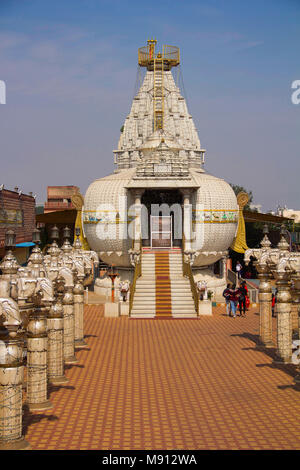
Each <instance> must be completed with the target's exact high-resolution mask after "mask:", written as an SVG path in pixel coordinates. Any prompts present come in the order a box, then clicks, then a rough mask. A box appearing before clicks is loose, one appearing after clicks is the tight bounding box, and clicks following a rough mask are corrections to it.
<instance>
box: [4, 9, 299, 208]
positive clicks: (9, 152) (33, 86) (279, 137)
mask: <svg viewBox="0 0 300 470" xmlns="http://www.w3.org/2000/svg"><path fill="white" fill-rule="evenodd" d="M150 37H155V38H156V39H157V40H158V43H159V45H161V44H172V45H176V46H179V47H180V50H181V70H182V74H183V79H184V87H185V91H186V96H187V99H188V105H189V109H190V112H191V114H192V116H193V118H194V122H195V125H196V127H197V129H198V132H199V137H200V141H201V145H202V147H204V148H206V150H207V155H206V166H205V168H206V169H207V171H209V172H210V173H212V174H214V175H215V176H219V177H222V178H224V179H225V180H227V181H228V182H232V183H234V184H239V185H242V186H244V187H245V188H246V189H249V190H252V191H253V194H254V202H255V203H256V204H259V203H260V204H262V206H263V210H269V209H275V208H276V206H277V204H278V203H280V204H286V205H287V206H288V207H289V208H293V209H300V201H299V199H300V198H299V195H300V189H299V187H300V185H299V176H300V165H299V157H300V104H299V105H294V104H292V101H291V94H292V91H293V90H292V89H291V84H292V82H293V81H294V80H300V58H299V44H300V1H299V0H294V1H293V0H272V1H268V0H264V1H261V0H251V1H250V0H249V1H247V0H243V1H241V0H236V1H235V0H223V1H222V0H216V1H209V0H203V1H201V0H170V1H169V0H160V1H156V0H152V1H151V2H141V1H135V0H132V1H129V0H128V1H127V2H125V1H118V0H51V1H50V0H0V80H4V81H5V83H6V87H7V104H6V105H0V137H1V178H0V184H1V183H4V184H5V187H6V188H8V189H13V188H14V187H15V186H19V188H21V189H23V191H24V192H28V191H33V192H34V193H36V194H37V201H39V202H44V201H45V200H46V187H47V185H65V184H66V185H72V184H73V185H78V186H79V187H80V189H81V191H82V193H83V194H84V193H85V191H86V189H87V187H88V185H89V184H90V183H91V182H92V181H93V180H94V179H95V178H100V177H101V176H105V175H107V174H109V173H111V172H112V171H113V154H112V150H113V149H115V148H117V143H118V139H119V135H120V127H121V126H122V125H123V122H124V119H125V117H126V115H127V114H128V113H129V111H130V107H131V100H132V98H133V94H134V89H135V82H136V74H137V49H138V47H141V46H143V45H146V43H147V39H148V38H150Z"/></svg>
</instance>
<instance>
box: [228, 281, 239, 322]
mask: <svg viewBox="0 0 300 470" xmlns="http://www.w3.org/2000/svg"><path fill="white" fill-rule="evenodd" d="M238 296H239V291H238V289H236V284H232V287H231V289H230V290H229V301H230V307H231V311H232V314H233V318H236V307H237V303H238Z"/></svg>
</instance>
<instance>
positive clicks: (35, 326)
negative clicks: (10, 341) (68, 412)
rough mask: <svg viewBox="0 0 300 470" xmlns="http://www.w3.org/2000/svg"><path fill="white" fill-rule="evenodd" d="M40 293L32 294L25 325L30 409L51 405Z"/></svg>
mask: <svg viewBox="0 0 300 470" xmlns="http://www.w3.org/2000/svg"><path fill="white" fill-rule="evenodd" d="M41 298H42V295H41V294H40V293H39V292H38V293H36V294H35V295H34V296H33V304H34V308H33V310H32V312H31V314H30V317H29V322H28V325H27V404H28V407H29V409H30V411H43V410H49V409H51V408H52V407H53V405H52V403H51V402H50V401H49V400H48V398H47V346H48V344H47V343H48V337H47V317H46V311H47V308H46V307H42V304H41Z"/></svg>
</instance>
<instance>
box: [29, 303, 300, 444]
mask: <svg viewBox="0 0 300 470" xmlns="http://www.w3.org/2000/svg"><path fill="white" fill-rule="evenodd" d="M85 308H86V310H85V332H86V341H87V343H88V346H87V347H86V349H83V350H80V351H78V352H77V353H76V354H77V358H78V359H79V363H78V364H77V365H74V366H72V367H70V368H68V369H67V370H66V375H67V377H68V378H69V383H68V384H67V385H66V386H61V387H53V388H52V389H51V390H50V399H51V401H52V403H53V405H54V408H53V409H52V410H50V411H46V412H44V413H38V412H36V413H31V414H28V412H27V411H26V410H25V415H24V431H25V434H26V439H27V440H28V441H29V442H30V443H31V446H32V448H33V449H37V450H40V449H299V448H300V420H299V416H300V390H299V389H298V390H297V389H296V388H295V386H294V382H293V375H295V370H294V366H284V367H281V368H280V367H275V366H273V365H272V358H271V355H272V352H267V351H266V350H259V349H257V348H256V341H257V335H258V323H259V317H258V314H257V312H256V310H250V311H249V312H248V314H247V318H239V317H238V318H236V319H233V318H229V317H227V316H226V315H225V312H224V308H221V307H216V308H215V309H214V312H213V316H212V317H201V319H195V320H189V319H182V320H172V319H157V320H134V319H131V320H129V319H128V318H126V317H125V318H104V317H103V306H102V305H89V306H86V307H85Z"/></svg>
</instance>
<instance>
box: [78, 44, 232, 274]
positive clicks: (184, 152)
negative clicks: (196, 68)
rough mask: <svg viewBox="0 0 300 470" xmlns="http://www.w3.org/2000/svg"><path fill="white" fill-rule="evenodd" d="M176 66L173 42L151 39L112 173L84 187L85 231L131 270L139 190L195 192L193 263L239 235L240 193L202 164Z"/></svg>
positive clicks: (105, 255) (107, 257)
mask: <svg viewBox="0 0 300 470" xmlns="http://www.w3.org/2000/svg"><path fill="white" fill-rule="evenodd" d="M178 64H179V50H178V49H177V48H175V47H170V46H164V49H163V53H162V54H159V53H158V54H156V53H155V41H148V46H146V47H145V48H141V49H140V50H139V65H140V66H142V67H146V68H147V72H146V75H145V78H144V81H143V83H142V85H141V87H140V89H139V91H138V93H137V95H136V96H135V98H134V99H133V103H132V106H131V111H130V113H129V115H128V116H127V118H126V119H125V123H124V126H123V130H122V132H121V136H120V139H119V144H118V149H117V150H115V151H114V154H115V165H116V169H115V172H114V173H113V174H111V175H109V176H106V177H104V178H100V179H98V180H96V181H94V182H93V183H92V184H91V185H90V186H89V188H88V190H87V192H86V195H85V199H84V208H83V209H84V210H83V226H84V232H85V236H86V237H87V240H88V243H89V245H90V247H91V249H92V250H94V251H96V252H97V253H98V254H99V256H100V258H101V259H102V260H103V261H104V262H106V263H108V264H115V265H116V266H120V267H125V268H126V267H127V268H130V267H131V265H130V257H129V253H128V250H130V249H131V248H132V239H131V238H130V236H128V234H129V231H130V228H129V227H130V224H132V220H133V219H134V216H135V213H134V211H132V210H131V209H130V206H131V205H132V204H134V202H135V195H136V193H137V192H140V194H143V192H145V191H152V192H153V191H156V190H157V191H158V192H160V193H161V192H162V191H166V192H168V194H170V192H172V191H175V190H176V191H179V192H181V193H182V194H185V191H190V203H191V205H192V226H193V230H194V231H195V233H196V234H200V236H198V235H197V236H196V239H195V241H194V242H192V246H191V248H192V249H193V250H194V251H195V252H196V253H195V255H196V256H195V260H194V264H193V267H201V266H207V265H210V264H212V263H214V262H216V261H218V260H219V259H220V258H221V257H222V256H224V254H225V253H226V251H227V249H228V247H229V246H230V245H231V243H232V242H233V240H234V237H235V235H236V231H237V225H238V204H237V199H236V196H235V194H234V191H233V190H232V188H231V186H230V185H229V184H228V183H226V181H224V180H223V179H220V178H216V177H215V176H212V175H210V174H208V173H206V172H205V170H204V168H203V165H204V155H205V150H204V149H202V148H201V145H200V140H199V137H198V135H197V131H196V128H195V125H194V123H193V119H192V117H191V115H190V114H189V112H188V108H187V105H186V102H185V99H184V98H183V96H182V95H181V93H180V90H179V88H178V87H177V86H176V85H175V81H174V79H173V75H172V72H171V69H172V67H173V66H176V65H178ZM142 203H143V197H142ZM149 238H150V236H149ZM147 243H148V241H147V240H145V242H144V241H143V244H145V245H146V246H147ZM148 246H149V244H148Z"/></svg>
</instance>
